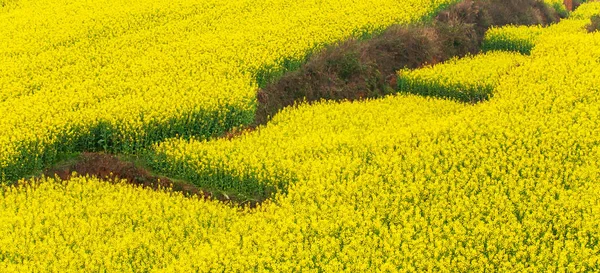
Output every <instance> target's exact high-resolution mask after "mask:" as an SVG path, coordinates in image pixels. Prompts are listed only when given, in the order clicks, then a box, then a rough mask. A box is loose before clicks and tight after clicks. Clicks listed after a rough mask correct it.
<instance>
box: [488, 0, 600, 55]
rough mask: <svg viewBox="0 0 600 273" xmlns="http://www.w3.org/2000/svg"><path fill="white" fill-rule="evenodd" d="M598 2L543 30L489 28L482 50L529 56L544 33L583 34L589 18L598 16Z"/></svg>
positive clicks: (526, 27)
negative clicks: (518, 53) (504, 51)
mask: <svg viewBox="0 0 600 273" xmlns="http://www.w3.org/2000/svg"><path fill="white" fill-rule="evenodd" d="M599 7H600V2H590V3H587V4H586V5H583V6H581V7H580V8H578V9H577V10H575V11H574V12H573V13H571V16H570V17H569V18H568V19H566V20H563V21H562V23H560V24H556V25H553V26H550V27H548V28H543V27H541V26H504V27H497V28H491V29H490V30H488V31H487V32H486V37H485V40H484V42H483V48H482V49H483V50H484V51H488V50H510V51H517V52H520V53H523V54H530V53H531V50H532V49H533V47H534V46H535V44H536V42H535V41H536V39H537V38H538V37H540V36H542V34H543V33H544V32H548V31H549V32H553V33H559V32H564V33H572V32H584V31H585V27H586V26H587V25H588V24H590V18H591V17H592V16H593V15H598V13H599V12H598V9H599Z"/></svg>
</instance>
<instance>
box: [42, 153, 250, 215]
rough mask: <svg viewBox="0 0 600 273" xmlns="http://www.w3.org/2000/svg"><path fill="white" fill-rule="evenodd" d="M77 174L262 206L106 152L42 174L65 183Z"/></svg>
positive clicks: (83, 155)
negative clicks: (175, 177)
mask: <svg viewBox="0 0 600 273" xmlns="http://www.w3.org/2000/svg"><path fill="white" fill-rule="evenodd" d="M74 175H76V176H93V177H98V178H100V179H102V180H105V181H109V182H113V183H117V182H119V181H125V182H126V183H128V184H132V185H136V186H140V187H143V188H149V189H152V190H157V191H160V190H163V191H172V192H175V193H181V194H183V195H184V196H186V197H190V198H200V199H204V200H209V199H216V200H219V201H221V202H224V203H230V204H232V205H236V206H249V207H251V208H254V207H256V206H257V204H258V202H256V201H254V200H246V199H244V198H240V197H237V196H235V195H232V194H226V193H224V192H217V191H207V190H203V189H200V188H199V187H197V186H195V185H193V184H191V183H188V182H185V181H180V180H175V179H171V178H168V177H166V176H160V175H155V174H153V173H152V172H151V171H149V170H148V168H146V167H144V166H140V165H139V164H136V163H135V162H134V161H133V160H124V159H121V158H119V157H117V156H115V155H111V154H105V153H93V152H84V153H82V154H80V155H79V156H78V157H77V158H75V159H72V160H68V161H65V162H63V163H62V164H59V165H57V166H54V167H52V168H50V169H47V170H45V171H44V172H43V174H42V176H46V177H58V178H60V179H61V180H64V181H68V180H70V179H71V178H72V177H73V176H74Z"/></svg>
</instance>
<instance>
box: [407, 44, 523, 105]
mask: <svg viewBox="0 0 600 273" xmlns="http://www.w3.org/2000/svg"><path fill="white" fill-rule="evenodd" d="M525 60H526V58H525V57H524V56H522V55H520V54H515V53H508V52H502V51H498V52H488V53H486V54H480V55H476V56H467V57H465V58H462V59H458V58H454V59H451V60H449V61H447V62H445V63H443V64H437V65H433V66H429V67H425V68H421V69H417V70H410V69H403V70H400V71H399V72H398V91H400V92H408V93H414V94H418V95H423V96H436V97H442V98H450V99H455V100H459V101H464V102H478V101H482V100H487V99H489V98H490V97H491V96H492V92H493V91H494V88H495V87H496V86H497V85H498V83H499V82H500V80H501V79H502V76H504V75H506V74H507V72H509V71H510V70H512V69H513V68H515V67H516V66H519V65H520V64H522V63H523V62H525Z"/></svg>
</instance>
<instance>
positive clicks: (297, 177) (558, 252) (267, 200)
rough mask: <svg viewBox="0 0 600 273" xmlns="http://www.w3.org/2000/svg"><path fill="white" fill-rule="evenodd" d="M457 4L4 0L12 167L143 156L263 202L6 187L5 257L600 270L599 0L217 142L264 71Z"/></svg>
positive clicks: (157, 166)
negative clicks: (77, 157) (369, 91)
mask: <svg viewBox="0 0 600 273" xmlns="http://www.w3.org/2000/svg"><path fill="white" fill-rule="evenodd" d="M453 2H455V1H420V0H414V1H403V2H399V1H295V2H293V1H236V2H231V3H230V2H226V3H225V2H222V1H212V2H210V1H206V0H203V1H201V2H193V3H192V2H190V1H180V2H175V3H173V4H172V5H171V4H169V5H167V3H166V2H160V1H156V2H149V1H145V2H139V3H125V2H117V1H114V0H112V1H110V2H108V1H105V2H98V1H95V2H93V3H92V2H83V1H75V2H66V1H65V2H43V1H42V2H39V1H38V2H29V1H24V0H21V1H8V2H0V3H1V5H0V25H3V26H5V25H6V26H7V27H6V28H0V37H11V39H10V40H0V58H2V59H3V62H0V93H1V96H2V97H1V100H0V113H2V115H1V117H0V128H4V130H3V131H2V132H0V143H2V144H1V146H0V147H2V148H1V152H0V162H2V169H1V170H0V171H1V173H2V177H3V180H5V181H7V182H9V181H12V180H15V179H18V178H21V177H23V176H25V175H27V174H29V173H30V172H31V171H33V170H36V169H40V168H43V167H46V166H49V165H51V164H52V163H54V162H56V161H57V160H58V159H59V158H60V157H61V156H64V155H67V154H69V153H73V152H79V151H84V150H106V151H112V152H124V153H139V152H140V151H143V152H141V154H143V156H144V157H145V158H146V159H147V160H148V161H149V165H150V166H151V167H152V168H153V170H154V171H156V172H159V173H161V174H165V175H168V176H170V177H176V178H179V179H184V180H185V181H188V182H189V183H192V184H195V185H196V186H198V187H199V188H201V189H206V190H211V191H221V192H223V193H224V194H225V195H227V194H235V195H237V196H238V197H241V198H242V199H245V200H251V201H262V203H261V204H260V205H259V206H258V207H256V208H250V207H249V206H243V205H242V206H232V205H231V204H225V203H223V202H220V201H217V200H204V199H199V198H186V197H184V196H183V195H181V194H179V193H175V192H172V191H170V190H165V191H153V190H151V189H144V188H141V187H135V186H132V185H128V184H124V183H118V182H117V183H111V182H107V181H103V180H101V179H99V178H95V177H76V178H73V179H71V180H68V181H62V180H60V179H58V178H42V179H31V180H23V181H21V182H20V183H18V184H16V185H11V186H9V185H6V186H0V233H1V234H2V235H3V236H2V237H0V271H6V272H82V271H85V272H209V271H218V272H248V271H261V272H262V271H275V272H293V271H311V272H312V271H314V272H341V271H346V272H415V271H416V272H421V271H434V272H438V271H441V272H451V271H452V272H454V271H460V272H463V271H500V272H506V271H510V272H524V271H525V272H538V271H552V272H555V271H560V272H586V271H587V272H594V271H598V270H600V255H599V254H600V245H599V244H598V242H599V240H600V230H599V229H598V226H599V225H600V216H599V215H600V184H598V181H600V165H599V162H600V32H598V31H596V32H588V30H587V26H588V25H589V24H590V22H591V20H590V19H591V18H592V17H593V16H594V15H600V3H598V2H590V3H585V4H583V5H582V6H581V7H579V8H578V9H577V10H576V11H574V12H572V13H570V14H569V17H568V18H567V19H563V20H561V22H560V23H557V24H554V25H551V26H548V27H541V26H531V27H523V26H507V27H497V28H492V29H490V30H489V31H488V32H487V34H486V38H485V41H484V42H483V46H482V49H483V50H484V51H485V52H482V53H481V54H479V55H468V56H466V57H463V58H458V57H457V58H454V59H451V60H448V61H445V62H441V63H438V64H433V65H425V66H424V67H422V68H419V69H401V70H399V71H398V73H397V81H395V82H396V84H397V86H395V87H396V94H394V95H390V96H386V97H383V98H378V99H367V100H357V101H343V102H337V101H325V100H324V101H321V102H317V103H311V104H309V103H300V104H298V105H296V106H293V107H288V108H285V109H283V110H282V111H281V112H279V113H278V114H277V115H275V116H274V117H273V118H272V119H271V120H270V121H269V122H268V123H267V124H265V125H261V126H258V127H257V128H255V129H254V130H247V131H244V132H243V133H241V134H239V135H235V136H234V137H232V138H210V137H211V136H216V135H220V134H222V133H223V132H225V131H228V130H230V129H232V128H234V127H239V126H243V125H248V124H250V123H252V119H253V111H254V110H255V109H256V99H255V96H256V91H257V88H258V85H259V84H260V83H259V82H257V80H256V77H255V76H256V73H257V71H265V68H271V69H273V71H271V72H272V73H274V74H277V73H281V68H282V67H286V68H293V67H290V65H292V66H293V65H295V64H296V63H294V62H290V61H289V60H301V59H303V58H305V56H306V54H307V53H308V52H311V51H314V50H317V49H318V48H320V47H323V46H325V45H326V44H329V43H332V42H334V41H338V40H341V39H344V38H346V37H348V36H351V35H355V36H365V35H363V33H364V32H365V31H366V32H373V31H375V30H377V29H382V28H384V27H386V26H389V25H391V24H394V23H409V22H413V23H414V22H417V21H422V20H427V19H426V18H431V16H432V15H433V14H435V13H436V12H437V11H439V10H440V9H442V8H445V7H446V6H447V5H449V4H452V3H453ZM554 2H556V1H554ZM91 11H93V12H91ZM60 18H69V19H68V20H61V19H60ZM215 18H217V19H215ZM424 18H425V19H424ZM257 26H260V27H257ZM367 36H368V35H367ZM4 60H6V62H4ZM261 73H262V72H261ZM267 74H268V73H267Z"/></svg>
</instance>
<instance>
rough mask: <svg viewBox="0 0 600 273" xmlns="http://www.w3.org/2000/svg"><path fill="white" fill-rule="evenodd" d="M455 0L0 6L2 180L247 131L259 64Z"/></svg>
mask: <svg viewBox="0 0 600 273" xmlns="http://www.w3.org/2000/svg"><path fill="white" fill-rule="evenodd" d="M453 2H455V0H433V1H423V0H409V1H402V2H398V1H393V0H367V1H355V0H344V1H337V0H336V1H332V0H326V1H315V0H307V1H287V0H259V1H256V0H239V1H224V0H175V1H154V0H148V1H135V2H131V1H122V0H100V1H85V0H82V1H66V0H58V1H55V0H51V1H50V0H42V1H29V0H18V1H9V2H6V3H7V4H6V5H5V4H4V2H0V3H2V6H1V7H0V26H2V27H1V28H0V37H2V39H0V129H1V130H0V180H2V181H5V180H14V179H17V178H19V177H21V176H22V175H24V174H26V173H28V172H29V171H31V170H33V169H39V168H41V167H43V166H46V165H48V164H50V163H52V162H54V161H56V159H57V158H58V157H60V156H61V155H62V154H65V153H72V152H77V151H82V150H109V151H114V152H124V153H129V152H136V151H139V150H141V149H142V148H144V147H147V146H149V145H150V144H151V143H154V142H156V141H159V140H163V139H165V138H168V137H175V136H177V135H179V136H190V135H196V136H201V137H209V136H212V135H219V134H222V133H223V132H225V131H227V130H229V129H231V128H233V127H236V126H240V125H245V124H249V123H251V122H252V120H253V117H254V110H255V107H256V105H255V103H256V102H255V95H256V88H257V84H256V82H255V80H254V78H253V77H254V73H255V72H256V71H257V70H259V69H260V68H262V67H277V66H278V65H279V62H280V60H284V59H286V60H287V59H301V58H303V57H304V55H305V54H307V52H309V51H311V50H313V49H315V48H318V47H321V46H323V45H324V44H328V43H332V42H334V41H337V40H340V39H344V38H346V37H348V36H351V35H360V33H361V32H371V31H375V30H377V29H380V28H383V27H386V26H389V25H391V24H394V23H409V22H415V21H418V20H421V19H423V18H427V17H431V15H432V14H434V13H435V12H436V11H437V10H438V9H440V8H443V7H444V6H445V5H448V4H451V3H453Z"/></svg>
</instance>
